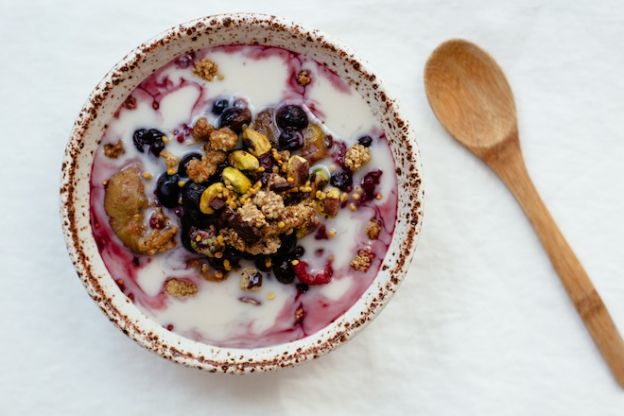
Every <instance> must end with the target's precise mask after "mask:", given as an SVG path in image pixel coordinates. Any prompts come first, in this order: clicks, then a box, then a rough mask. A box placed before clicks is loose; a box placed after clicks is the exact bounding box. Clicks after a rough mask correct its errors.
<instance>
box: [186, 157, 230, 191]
mask: <svg viewBox="0 0 624 416" xmlns="http://www.w3.org/2000/svg"><path fill="white" fill-rule="evenodd" d="M224 160H225V153H224V152H222V151H220V150H208V151H207V152H206V154H205V155H204V156H202V158H201V159H193V160H191V161H190V162H189V163H188V164H187V165H186V173H187V175H188V177H189V179H190V180H192V181H193V182H196V183H201V182H205V181H207V180H208V179H210V177H211V176H212V175H214V173H215V172H216V171H217V167H218V166H219V164H221V163H223V161H224Z"/></svg>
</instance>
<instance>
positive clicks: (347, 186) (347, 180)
mask: <svg viewBox="0 0 624 416" xmlns="http://www.w3.org/2000/svg"><path fill="white" fill-rule="evenodd" d="M329 183H331V184H332V185H333V186H335V187H336V188H338V189H340V190H341V191H343V192H349V191H350V190H351V187H352V186H353V177H352V176H351V174H350V173H349V172H346V171H344V170H341V171H338V172H334V173H333V174H332V175H331V176H330V178H329Z"/></svg>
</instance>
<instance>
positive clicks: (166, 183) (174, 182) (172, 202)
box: [155, 172, 180, 208]
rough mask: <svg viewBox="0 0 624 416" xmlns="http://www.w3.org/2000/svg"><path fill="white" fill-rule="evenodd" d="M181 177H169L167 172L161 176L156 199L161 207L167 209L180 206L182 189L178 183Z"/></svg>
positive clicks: (157, 183) (157, 185) (175, 175)
mask: <svg viewBox="0 0 624 416" xmlns="http://www.w3.org/2000/svg"><path fill="white" fill-rule="evenodd" d="M179 180H180V177H179V176H178V175H177V174H174V175H168V174H167V173H166V172H165V173H163V174H162V175H160V177H159V178H158V181H157V182H156V192H155V193H156V198H158V202H160V205H162V206H163V207H167V208H174V207H176V206H177V205H178V201H179V199H180V187H179V186H178V181H179Z"/></svg>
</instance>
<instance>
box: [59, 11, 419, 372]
mask: <svg viewBox="0 0 624 416" xmlns="http://www.w3.org/2000/svg"><path fill="white" fill-rule="evenodd" d="M254 43H259V44H264V45H271V46H278V47H282V48H285V49H290V50H292V51H295V52H298V53H301V54H303V55H305V56H308V57H310V58H313V59H315V60H317V61H318V62H321V63H323V64H325V65H327V66H328V67H329V68H331V69H332V70H334V71H335V72H336V73H337V74H338V75H339V76H340V77H341V78H343V79H344V80H345V81H347V82H348V83H349V84H350V85H352V86H353V87H354V88H355V89H356V90H357V91H358V92H359V93H360V94H361V95H362V96H363V97H364V98H365V99H366V101H367V102H368V103H369V105H370V107H371V109H372V110H373V113H374V114H375V115H376V116H377V117H378V118H379V122H380V123H381V125H382V127H383V129H384V131H385V134H386V136H387V138H388V141H389V143H390V145H391V149H392V153H393V156H394V158H395V162H396V166H397V169H396V175H397V180H398V189H399V202H398V213H397V220H396V227H395V231H394V235H393V237H392V242H391V244H390V247H389V248H388V252H387V253H386V256H385V258H384V259H383V263H382V265H381V267H380V269H379V273H378V274H377V276H376V277H375V280H374V281H373V282H372V284H371V286H370V287H369V288H368V289H367V290H366V292H365V293H364V294H363V295H362V297H361V298H360V299H359V300H358V301H357V302H356V303H355V304H354V305H353V306H351V308H350V309H349V310H348V311H347V312H346V313H345V314H344V315H342V316H340V317H339V318H338V319H336V320H335V321H334V322H333V323H331V324H330V325H329V326H327V327H325V328H323V329H322V330H320V331H318V332H316V333H314V334H312V335H310V336H308V337H306V338H303V339H299V340H297V341H293V342H289V343H286V344H280V345H275V346H271V347H265V348H252V349H238V348H220V347H216V346H212V345H207V344H204V343H200V342H196V341H193V340H191V339H187V338H184V337H182V336H180V335H177V334H175V333H173V332H170V331H167V330H166V329H165V328H163V327H162V326H161V325H160V324H159V323H157V322H155V321H153V320H151V319H150V318H149V317H147V316H146V315H145V314H143V313H142V312H141V311H139V309H137V308H136V307H135V306H134V304H133V303H131V302H130V301H129V300H128V298H127V297H126V296H125V295H124V294H123V293H122V292H121V291H120V289H119V288H118V287H117V285H116V284H115V282H114V281H113V278H112V277H111V276H110V274H109V272H108V270H107V269H106V267H105V266H104V262H103V261H102V259H101V257H100V254H99V252H98V248H97V246H96V243H95V239H94V237H93V233H92V230H91V225H90V213H89V189H90V187H89V175H90V173H91V165H92V163H93V156H94V152H95V150H96V148H97V147H98V144H99V142H100V140H101V138H102V134H103V132H104V130H105V128H106V125H107V123H108V122H109V121H110V119H111V117H112V115H113V113H114V111H115V110H116V109H117V108H118V107H119V105H120V104H121V103H122V102H123V101H124V99H125V98H126V97H127V96H128V95H129V94H130V92H131V91H132V90H133V89H134V88H135V87H136V86H137V84H138V83H139V82H140V81H141V80H143V79H144V78H146V77H147V76H148V75H149V74H150V73H151V72H152V71H153V70H154V69H157V68H159V67H160V66H162V65H164V64H165V63H167V62H169V61H171V60H172V59H173V58H175V57H176V56H179V55H181V54H183V53H185V52H187V51H188V50H190V49H201V48H206V47H211V46H218V45H226V44H254ZM62 171H63V178H62V184H61V216H62V220H63V228H64V233H65V239H66V242H67V247H68V250H69V254H70V256H71V258H72V261H73V263H74V266H75V267H76V271H77V273H78V275H79V276H80V279H81V280H82V282H83V284H84V285H85V287H86V288H87V291H88V292H89V295H90V296H91V297H92V298H93V300H94V301H95V302H96V303H97V304H98V305H99V306H100V308H101V309H102V310H103V311H104V313H105V314H106V315H107V316H108V317H109V319H110V320H111V321H112V322H113V323H115V325H117V326H118V327H119V328H120V329H121V330H122V331H123V332H124V333H125V334H126V335H128V336H130V337H131V338H132V339H134V340H135V341H136V342H138V343H139V344H140V345H142V346H144V347H146V348H148V349H150V350H152V351H155V352H157V353H158V354H160V355H161V356H163V357H164V358H167V359H169V360H172V361H175V362H178V363H182V364H185V365H188V366H194V367H198V368H201V369H206V370H209V371H212V372H224V373H226V372H230V373H231V372H234V373H250V372H254V371H266V370H272V369H275V368H280V367H286V366H290V365H293V364H296V363H300V362H302V361H305V360H307V359H309V358H316V357H318V356H320V355H322V354H324V353H326V352H328V351H330V350H331V349H333V348H335V347H336V346H338V345H340V344H342V343H344V342H345V341H347V340H348V339H349V338H350V337H351V336H352V335H354V334H355V333H356V332H358V331H359V330H360V329H362V328H363V327H364V326H365V325H366V324H367V323H368V322H369V321H370V320H371V319H372V318H373V317H374V316H375V315H376V314H377V312H379V311H380V310H381V309H382V307H383V306H384V305H385V304H386V303H387V302H388V300H389V299H390V297H391V296H392V294H393V293H394V292H395V291H396V289H397V286H398V284H399V283H400V282H401V280H402V278H403V277H404V275H405V272H406V270H407V267H408V264H409V262H410V259H411V257H412V254H413V251H414V247H415V243H416V239H417V236H418V234H419V230H420V225H421V219H422V208H421V204H422V199H423V191H422V186H421V179H420V159H419V154H418V150H417V147H416V142H415V140H414V136H413V133H412V131H411V129H410V128H409V126H408V124H407V122H406V121H405V120H404V119H403V118H402V117H401V116H400V115H399V113H398V109H397V104H396V102H394V101H393V100H391V99H390V98H389V97H388V95H387V94H386V92H385V91H384V89H383V88H382V86H381V84H380V81H379V80H378V79H377V77H376V76H375V75H374V74H372V73H370V72H369V71H368V70H367V69H366V67H365V66H364V65H363V64H362V63H361V62H360V61H359V60H358V59H357V58H355V57H354V55H353V54H352V53H351V52H348V51H346V50H345V48H344V47H342V46H338V45H336V43H334V42H330V41H328V40H327V38H326V37H325V36H324V35H322V34H320V33H319V32H318V31H315V30H305V29H303V28H301V27H300V26H298V25H296V24H293V23H290V22H285V21H283V20H281V19H278V18H275V17H272V16H265V15H257V14H226V15H218V16H208V17H204V18H200V19H197V20H194V21H191V22H188V23H184V24H181V25H179V26H175V27H173V28H171V29H170V30H168V31H166V32H164V33H162V34H160V35H158V36H156V37H155V38H154V39H152V40H150V41H148V42H146V43H143V44H141V45H139V46H138V47H137V48H136V49H134V50H133V51H132V52H130V53H129V54H128V55H126V56H125V57H124V58H123V59H122V60H121V61H120V62H119V63H117V65H115V67H114V68H113V69H112V70H111V71H110V72H109V73H108V74H106V76H105V77H104V79H103V80H102V81H101V82H100V83H99V84H98V85H97V86H96V87H95V89H94V90H93V92H92V93H91V95H90V97H89V99H88V101H87V103H86V104H85V106H84V107H83V108H82V110H81V111H80V114H79V116H78V119H77V120H76V122H75V124H74V129H73V131H72V134H71V137H70V140H69V144H68V146H67V149H66V153H65V159H64V161H63V166H62ZM388 342H392V340H388Z"/></svg>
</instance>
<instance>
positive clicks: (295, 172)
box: [288, 155, 310, 186]
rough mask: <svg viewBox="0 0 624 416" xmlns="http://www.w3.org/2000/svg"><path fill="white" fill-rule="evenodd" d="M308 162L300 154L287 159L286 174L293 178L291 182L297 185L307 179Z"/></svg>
mask: <svg viewBox="0 0 624 416" xmlns="http://www.w3.org/2000/svg"><path fill="white" fill-rule="evenodd" d="M309 170H310V163H309V162H308V161H307V160H306V159H304V158H302V157H301V156H298V155H294V156H291V157H290V159H288V176H289V177H291V178H293V180H294V182H293V184H294V185H295V186H299V185H302V184H304V183H305V182H306V181H307V180H308V171H309Z"/></svg>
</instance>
